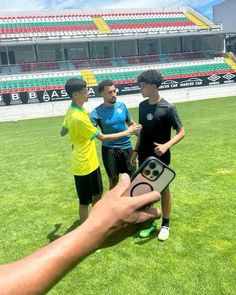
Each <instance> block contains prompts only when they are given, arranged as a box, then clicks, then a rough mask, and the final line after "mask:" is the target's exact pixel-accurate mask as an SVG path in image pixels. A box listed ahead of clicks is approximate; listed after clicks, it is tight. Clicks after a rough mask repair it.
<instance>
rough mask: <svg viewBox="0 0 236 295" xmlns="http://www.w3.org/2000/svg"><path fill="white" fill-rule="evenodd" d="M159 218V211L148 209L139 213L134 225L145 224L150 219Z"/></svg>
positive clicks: (152, 208)
mask: <svg viewBox="0 0 236 295" xmlns="http://www.w3.org/2000/svg"><path fill="white" fill-rule="evenodd" d="M160 217H161V211H160V210H159V209H157V208H154V207H150V208H148V209H146V210H145V211H141V212H140V213H139V214H138V218H137V220H136V222H135V223H136V224H138V223H143V222H146V221H148V220H150V219H152V220H153V219H159V218H160Z"/></svg>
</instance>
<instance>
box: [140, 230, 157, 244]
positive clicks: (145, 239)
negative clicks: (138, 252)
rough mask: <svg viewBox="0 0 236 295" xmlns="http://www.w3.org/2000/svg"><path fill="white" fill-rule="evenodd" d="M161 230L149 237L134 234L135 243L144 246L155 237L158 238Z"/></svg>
mask: <svg viewBox="0 0 236 295" xmlns="http://www.w3.org/2000/svg"><path fill="white" fill-rule="evenodd" d="M158 233H159V230H157V231H155V232H152V233H151V234H150V236H149V237H147V238H140V237H139V233H138V234H136V235H135V236H134V244H135V245H138V246H142V245H144V244H146V243H148V242H151V241H152V240H153V239H157V235H158Z"/></svg>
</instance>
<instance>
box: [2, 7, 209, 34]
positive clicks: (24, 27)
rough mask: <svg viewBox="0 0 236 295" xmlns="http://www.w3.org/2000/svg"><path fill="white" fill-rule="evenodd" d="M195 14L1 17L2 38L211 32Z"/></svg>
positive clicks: (181, 12) (178, 12)
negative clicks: (201, 30)
mask: <svg viewBox="0 0 236 295" xmlns="http://www.w3.org/2000/svg"><path fill="white" fill-rule="evenodd" d="M211 26H212V25H211V24H207V23H206V22H204V21H203V20H201V19H200V18H199V17H197V16H196V13H194V12H185V11H184V10H183V11H171V12H143V13H141V12H139V13H132V12H130V13H128V12H126V13H103V14H85V15H82V14H65V15H47V16H44V15H39V16H36V15H32V16H5V17H0V33H1V38H20V37H22V38H24V37H26V38H27V37H43V36H47V37H64V36H73V35H79V36H88V35H103V34H106V35H107V34H125V33H141V32H147V33H152V32H162V31H186V30H188V31H197V30H199V29H210V28H211Z"/></svg>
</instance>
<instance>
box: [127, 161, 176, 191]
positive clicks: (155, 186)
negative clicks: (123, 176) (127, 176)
mask: <svg viewBox="0 0 236 295" xmlns="http://www.w3.org/2000/svg"><path fill="white" fill-rule="evenodd" d="M174 178H175V172H174V170H172V169H171V168H170V167H168V166H167V165H166V164H165V163H163V162H162V161H160V160H159V159H157V158H155V157H148V158H147V159H146V160H145V161H144V163H143V164H142V165H141V166H140V167H139V169H138V170H137V171H136V172H135V174H134V175H133V177H132V179H131V185H130V187H129V189H128V190H127V191H126V192H125V194H124V195H126V196H131V197H134V196H139V195H142V194H145V193H149V192H151V191H157V192H159V193H161V192H162V191H163V190H164V189H165V188H166V187H167V186H168V185H169V184H170V183H171V181H172V180H173V179H174Z"/></svg>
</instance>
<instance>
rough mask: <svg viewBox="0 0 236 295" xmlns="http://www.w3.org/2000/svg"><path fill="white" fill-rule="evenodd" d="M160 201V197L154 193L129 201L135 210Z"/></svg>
mask: <svg viewBox="0 0 236 295" xmlns="http://www.w3.org/2000/svg"><path fill="white" fill-rule="evenodd" d="M160 199H161V195H160V194H159V193H158V192H156V191H152V192H150V193H147V194H143V195H140V196H137V197H135V198H132V199H131V200H132V202H133V204H134V206H135V208H136V209H142V208H144V207H147V206H150V205H152V204H153V203H155V202H157V201H159V200H160Z"/></svg>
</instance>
